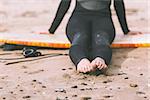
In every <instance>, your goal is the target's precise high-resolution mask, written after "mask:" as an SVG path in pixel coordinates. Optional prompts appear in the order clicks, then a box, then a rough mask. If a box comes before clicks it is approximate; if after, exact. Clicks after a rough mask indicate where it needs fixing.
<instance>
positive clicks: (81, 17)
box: [49, 0, 140, 73]
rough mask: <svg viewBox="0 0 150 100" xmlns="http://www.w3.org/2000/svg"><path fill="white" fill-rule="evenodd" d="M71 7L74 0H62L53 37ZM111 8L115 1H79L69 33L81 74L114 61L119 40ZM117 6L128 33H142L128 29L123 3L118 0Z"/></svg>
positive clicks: (123, 27)
mask: <svg viewBox="0 0 150 100" xmlns="http://www.w3.org/2000/svg"><path fill="white" fill-rule="evenodd" d="M70 4H71V0H62V1H61V3H60V5H59V8H58V11H57V13H56V16H55V19H54V21H53V23H52V25H51V27H50V29H49V32H50V33H51V34H54V33H55V31H56V29H57V28H58V26H59V25H60V23H61V21H62V19H63V17H64V15H65V14H66V13H67V11H68V9H69V7H70ZM110 5H111V0H76V6H75V9H74V11H73V13H72V16H71V18H70V19H69V22H68V24H67V28H66V31H67V37H68V39H69V41H70V42H71V44H72V45H71V48H70V51H69V55H70V58H71V60H72V62H73V63H74V64H75V66H76V69H77V71H79V72H82V73H87V72H92V71H95V70H96V69H99V70H101V69H105V68H107V66H108V65H109V64H110V61H111V58H112V49H111V48H110V45H111V43H112V42H113V40H114V38H115V28H114V24H113V22H112V18H111V10H110ZM114 7H115V10H116V13H117V16H118V19H119V22H120V24H121V28H122V30H123V32H124V34H125V35H127V34H140V32H131V31H130V30H129V29H128V26H127V22H126V17H125V7H124V2H123V0H114Z"/></svg>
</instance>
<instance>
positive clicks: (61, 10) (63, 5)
mask: <svg viewBox="0 0 150 100" xmlns="http://www.w3.org/2000/svg"><path fill="white" fill-rule="evenodd" d="M70 4H71V0H62V1H61V2H60V5H59V7H58V10H57V13H56V15H55V18H54V20H53V22H52V25H51V27H50V28H49V32H50V33H52V34H54V32H55V31H56V29H57V28H58V26H59V25H60V23H61V21H62V19H63V18H64V16H65V14H66V13H67V11H68V9H69V7H70Z"/></svg>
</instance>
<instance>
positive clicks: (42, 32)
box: [39, 31, 54, 36]
mask: <svg viewBox="0 0 150 100" xmlns="http://www.w3.org/2000/svg"><path fill="white" fill-rule="evenodd" d="M39 34H45V35H49V36H52V35H54V33H49V31H41V32H39Z"/></svg>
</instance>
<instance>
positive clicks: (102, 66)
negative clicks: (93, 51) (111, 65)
mask: <svg viewBox="0 0 150 100" xmlns="http://www.w3.org/2000/svg"><path fill="white" fill-rule="evenodd" d="M91 66H93V67H97V68H98V69H99V70H101V69H106V68H107V65H106V64H105V61H104V59H102V58H100V57H97V58H95V59H94V60H93V61H92V62H91Z"/></svg>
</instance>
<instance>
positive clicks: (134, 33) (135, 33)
mask: <svg viewBox="0 0 150 100" xmlns="http://www.w3.org/2000/svg"><path fill="white" fill-rule="evenodd" d="M139 34H143V33H142V32H138V31H130V32H128V33H127V35H139Z"/></svg>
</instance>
